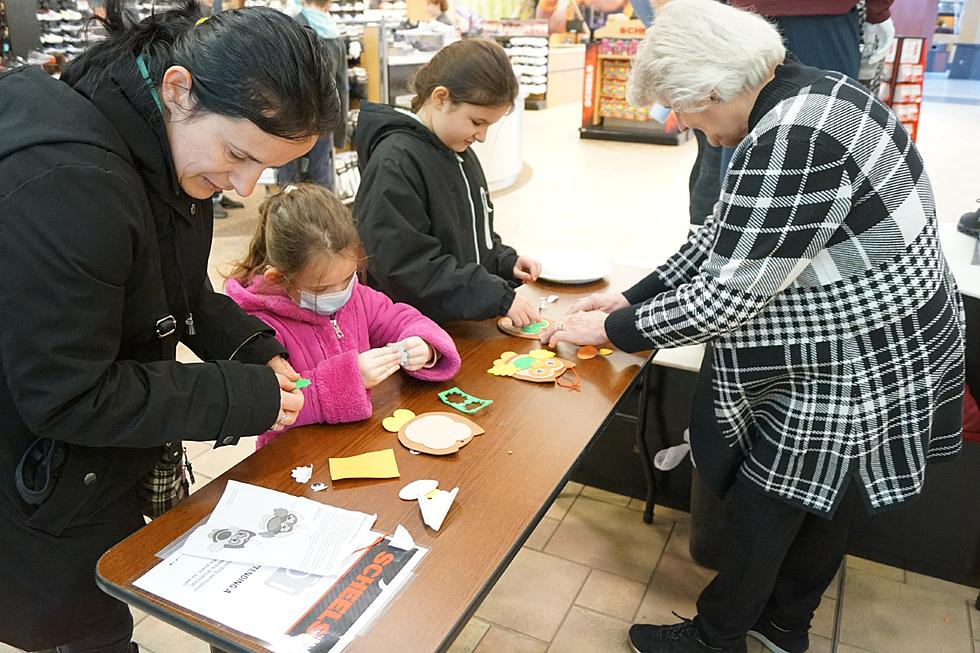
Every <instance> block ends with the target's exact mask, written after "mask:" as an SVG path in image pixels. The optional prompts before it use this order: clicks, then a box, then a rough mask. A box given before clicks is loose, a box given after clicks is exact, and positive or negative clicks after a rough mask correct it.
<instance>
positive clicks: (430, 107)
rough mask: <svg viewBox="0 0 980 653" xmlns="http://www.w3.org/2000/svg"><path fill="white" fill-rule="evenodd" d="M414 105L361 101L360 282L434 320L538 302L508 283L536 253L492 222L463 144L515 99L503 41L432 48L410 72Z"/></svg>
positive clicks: (529, 269) (521, 308) (518, 312)
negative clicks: (522, 250)
mask: <svg viewBox="0 0 980 653" xmlns="http://www.w3.org/2000/svg"><path fill="white" fill-rule="evenodd" d="M412 86H413V90H414V91H415V99H414V100H413V101H412V111H406V110H403V109H397V108H393V107H389V106H386V105H379V104H369V103H362V104H361V110H360V113H359V116H358V122H357V134H356V137H355V143H356V146H357V155H358V165H359V166H360V168H361V185H360V187H359V189H358V193H357V198H356V200H355V202H354V216H355V218H356V219H357V229H358V232H359V233H360V236H361V240H362V241H363V243H364V247H365V249H366V251H367V254H368V283H369V284H371V285H372V286H374V287H375V288H377V289H378V290H380V291H382V292H384V293H385V294H386V295H388V296H389V297H391V298H392V299H393V300H395V301H396V302H404V303H406V304H411V305H412V306H415V307H416V308H417V309H419V311H421V312H422V313H423V314H425V315H427V316H428V317H430V318H432V319H433V320H435V321H436V322H439V323H444V322H449V321H452V320H481V319H485V318H488V317H493V316H496V315H507V316H509V317H510V318H511V320H513V322H514V324H515V325H516V326H519V327H520V326H525V325H528V324H531V323H533V322H535V321H537V320H538V312H537V310H536V308H535V307H534V305H533V304H532V303H531V302H530V301H528V300H527V299H526V298H524V297H522V296H521V295H520V294H517V293H516V292H515V288H516V287H517V286H519V285H520V284H521V283H523V282H525V281H535V280H536V279H537V278H538V274H539V273H540V272H541V264H540V263H538V262H537V261H535V260H533V259H531V258H528V257H526V256H518V254H517V252H515V251H514V250H513V248H511V247H508V246H506V245H504V244H503V243H502V242H501V240H500V236H498V235H497V234H496V233H495V232H494V230H493V203H492V202H491V201H490V193H489V191H488V190H487V181H486V178H485V177H484V174H483V168H481V167H480V161H479V160H478V159H477V156H476V154H475V153H474V152H473V150H471V149H470V145H472V144H473V143H474V142H475V141H480V142H483V141H484V139H485V138H486V135H487V129H489V127H490V125H492V124H493V123H495V122H497V121H498V120H500V119H501V118H502V117H503V116H504V114H506V113H507V112H508V111H510V110H511V108H512V107H513V105H514V100H515V98H516V97H517V89H518V86H517V79H516V78H515V77H514V71H513V68H512V67H511V65H510V61H509V60H508V59H507V54H506V53H505V52H504V49H503V48H502V47H500V46H499V45H498V44H496V43H494V42H492V41H487V40H483V39H468V40H464V41H457V42H456V43H453V44H451V45H449V46H446V47H445V48H443V49H442V50H440V51H439V52H438V53H437V54H436V55H435V57H433V58H432V60H431V61H430V62H429V63H427V64H426V65H425V66H423V67H422V68H420V69H419V70H418V72H417V73H416V75H415V78H414V79H413V81H412Z"/></svg>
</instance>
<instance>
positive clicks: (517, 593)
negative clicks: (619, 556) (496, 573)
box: [476, 549, 589, 641]
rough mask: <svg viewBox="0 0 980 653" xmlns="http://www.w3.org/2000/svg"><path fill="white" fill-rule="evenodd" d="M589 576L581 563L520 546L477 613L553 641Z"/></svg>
mask: <svg viewBox="0 0 980 653" xmlns="http://www.w3.org/2000/svg"><path fill="white" fill-rule="evenodd" d="M588 575H589V570H588V568H587V567H584V566H582V565H579V564H575V563H574V562H569V561H568V560H562V559H561V558H556V557H555V556H550V555H547V554H544V553H540V552H538V551H533V550H531V549H521V551H520V552H519V553H518V554H517V556H516V557H515V558H514V561H513V562H511V563H510V566H509V567H508V568H507V571H505V572H504V575H503V576H501V578H500V580H499V581H498V582H497V584H496V586H495V587H494V588H493V589H492V590H491V591H490V594H489V595H488V596H487V598H486V599H485V600H484V601H483V605H481V606H480V607H479V609H478V610H477V612H476V616H477V617H478V618H479V619H480V620H481V621H490V622H492V623H495V624H500V625H501V626H505V627H507V628H510V629H512V630H516V631H517V632H520V633H523V634H525V635H530V636H531V637H534V638H537V639H541V640H544V641H551V638H552V637H554V636H555V633H556V632H557V631H558V627H559V626H560V625H561V622H562V620H563V619H564V618H565V613H566V612H568V608H569V607H571V605H572V602H573V601H575V597H576V596H577V595H578V593H579V590H580V589H582V585H583V584H584V583H585V579H586V577H587V576H588ZM529 581H533V582H529Z"/></svg>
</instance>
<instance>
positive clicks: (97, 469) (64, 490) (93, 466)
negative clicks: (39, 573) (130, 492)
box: [27, 445, 109, 537]
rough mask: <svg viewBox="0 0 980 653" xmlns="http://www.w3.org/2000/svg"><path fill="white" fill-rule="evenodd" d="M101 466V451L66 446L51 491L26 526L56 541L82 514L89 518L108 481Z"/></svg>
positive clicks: (102, 462) (102, 465) (102, 459)
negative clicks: (50, 536)
mask: <svg viewBox="0 0 980 653" xmlns="http://www.w3.org/2000/svg"><path fill="white" fill-rule="evenodd" d="M104 463H105V452H104V450H102V449H97V448H94V447H79V446H75V445H68V447H67V451H66V457H65V463H64V466H63V467H62V469H61V473H60V474H59V476H58V478H57V480H56V481H55V485H54V489H53V490H52V492H51V494H50V495H49V496H48V497H47V498H46V499H45V500H44V502H43V503H42V504H41V505H39V506H38V507H37V509H36V510H35V511H34V512H33V514H31V516H30V517H28V518H27V525H28V526H30V527H31V528H35V529H37V530H39V531H43V532H45V533H48V534H49V535H54V536H56V537H57V536H59V535H61V533H62V532H63V531H65V529H67V528H68V527H69V526H72V525H73V524H75V523H77V522H79V521H80V517H81V516H82V515H83V514H90V513H91V512H92V510H91V505H92V504H93V502H94V499H95V497H96V496H97V495H98V494H100V493H101V490H102V487H104V486H105V484H106V483H107V482H108V480H109V479H107V478H105V476H106V475H105V465H104Z"/></svg>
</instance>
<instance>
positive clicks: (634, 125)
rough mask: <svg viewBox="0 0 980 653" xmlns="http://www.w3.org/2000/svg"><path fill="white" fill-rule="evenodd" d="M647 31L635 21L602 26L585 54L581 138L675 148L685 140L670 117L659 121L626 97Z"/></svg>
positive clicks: (685, 136) (683, 134)
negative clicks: (628, 81)
mask: <svg viewBox="0 0 980 653" xmlns="http://www.w3.org/2000/svg"><path fill="white" fill-rule="evenodd" d="M645 33H646V27H645V26H644V25H643V23H642V22H640V21H639V20H630V21H618V22H613V23H609V24H607V25H606V26H605V27H602V28H600V29H598V30H596V32H595V33H594V34H593V39H592V42H591V43H590V44H589V46H588V48H587V49H586V51H585V75H584V80H583V84H584V88H583V92H582V127H581V129H579V136H580V137H581V138H593V139H602V140H612V141H629V142H634V143H659V144H662V145H679V144H680V143H683V142H685V141H687V140H688V138H690V134H689V132H686V131H685V132H682V131H680V130H679V129H678V128H677V121H676V119H675V118H674V116H673V114H671V115H669V116H668V117H667V118H666V122H660V121H658V120H656V119H654V118H653V117H652V116H650V113H649V110H648V109H646V108H642V107H635V106H633V105H631V104H630V103H629V101H628V100H627V99H626V81H627V79H629V74H630V70H631V68H632V65H633V59H634V57H635V56H636V51H637V47H638V46H639V43H640V40H641V39H642V38H643V36H644V34H645Z"/></svg>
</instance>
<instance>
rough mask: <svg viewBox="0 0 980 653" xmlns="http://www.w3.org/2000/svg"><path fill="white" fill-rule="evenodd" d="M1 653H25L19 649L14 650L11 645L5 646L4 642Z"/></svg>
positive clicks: (0, 649)
mask: <svg viewBox="0 0 980 653" xmlns="http://www.w3.org/2000/svg"><path fill="white" fill-rule="evenodd" d="M0 653H24V652H23V651H22V650H21V649H19V648H14V647H13V646H10V645H9V644H4V643H3V642H0Z"/></svg>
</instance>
